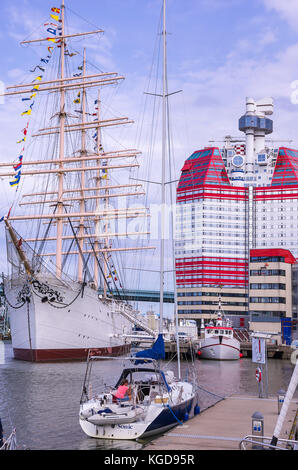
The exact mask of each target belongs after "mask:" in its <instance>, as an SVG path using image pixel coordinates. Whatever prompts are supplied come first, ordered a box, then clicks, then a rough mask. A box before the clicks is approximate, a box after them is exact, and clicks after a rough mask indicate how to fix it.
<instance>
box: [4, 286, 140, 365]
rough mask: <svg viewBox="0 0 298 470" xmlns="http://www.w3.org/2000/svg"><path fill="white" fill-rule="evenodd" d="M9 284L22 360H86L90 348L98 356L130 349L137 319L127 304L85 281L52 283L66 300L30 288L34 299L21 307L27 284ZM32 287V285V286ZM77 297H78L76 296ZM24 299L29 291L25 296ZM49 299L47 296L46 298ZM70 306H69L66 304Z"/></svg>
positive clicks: (12, 319)
mask: <svg viewBox="0 0 298 470" xmlns="http://www.w3.org/2000/svg"><path fill="white" fill-rule="evenodd" d="M14 284H15V285H14V287H11V286H10V285H9V283H6V289H5V294H6V296H7V299H8V300H9V302H10V304H11V306H9V305H8V310H9V315H10V322H11V334H12V346H13V351H14V356H15V358H16V359H22V360H30V361H53V360H74V359H77V360H84V359H86V357H87V355H88V350H89V349H90V348H96V349H98V351H97V354H98V355H122V354H126V353H128V352H129V351H130V344H129V343H127V342H126V341H125V339H124V338H123V335H125V334H127V333H130V331H131V327H132V323H131V322H130V321H128V320H127V319H126V318H125V317H124V316H123V315H122V314H121V313H119V309H120V308H121V307H122V308H123V307H124V305H123V304H121V302H115V301H112V300H103V299H101V298H99V297H98V295H97V292H96V290H94V289H92V288H90V287H88V286H86V287H85V288H84V292H83V295H82V293H80V294H79V295H78V293H79V292H80V289H81V285H80V284H79V283H75V282H74V283H73V284H72V285H71V286H69V285H68V286H61V285H57V286H53V285H52V284H51V285H50V283H48V284H49V285H50V287H51V288H52V289H54V290H56V291H58V292H59V294H60V295H61V298H62V299H63V302H60V303H59V302H49V297H50V296H49V295H48V297H47V294H46V293H45V291H46V289H45V291H43V292H41V291H40V289H39V291H38V290H37V289H35V288H34V287H32V286H30V290H29V291H28V292H27V293H29V299H30V301H29V302H27V301H26V302H25V303H24V304H23V306H21V307H20V308H12V307H14V306H18V305H21V304H20V303H17V302H19V300H20V297H19V300H17V299H18V295H19V293H20V292H21V291H22V289H23V293H24V283H23V282H21V281H20V282H17V283H16V282H15V281H14ZM27 290H28V287H27ZM76 297H77V298H76ZM23 298H24V295H23ZM46 299H47V300H46ZM64 305H66V306H64Z"/></svg>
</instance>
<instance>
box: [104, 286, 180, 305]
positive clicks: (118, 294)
mask: <svg viewBox="0 0 298 470" xmlns="http://www.w3.org/2000/svg"><path fill="white" fill-rule="evenodd" d="M99 294H103V290H102V289H100V290H99ZM111 295H112V296H113V297H114V298H115V299H121V300H130V301H135V302H137V301H139V302H159V300H160V292H159V291H154V290H134V289H125V290H121V289H119V291H116V290H112V292H111ZM163 301H164V303H168V304H173V303H174V292H169V291H165V292H164V297H163Z"/></svg>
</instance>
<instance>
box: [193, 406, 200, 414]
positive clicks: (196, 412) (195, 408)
mask: <svg viewBox="0 0 298 470" xmlns="http://www.w3.org/2000/svg"><path fill="white" fill-rule="evenodd" d="M193 412H194V415H195V416H196V415H198V414H200V412H201V408H200V407H199V405H198V404H196V406H195V407H194V410H193Z"/></svg>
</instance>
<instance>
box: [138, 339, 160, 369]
mask: <svg viewBox="0 0 298 470" xmlns="http://www.w3.org/2000/svg"><path fill="white" fill-rule="evenodd" d="M135 357H142V358H148V359H155V360H158V359H165V357H166V355H165V344H164V340H163V336H162V334H159V335H158V337H157V340H156V341H155V343H154V344H153V346H152V348H150V349H144V350H143V351H139V352H137V353H136V354H135ZM145 362H147V361H143V360H140V361H136V362H135V364H136V365H137V364H144V363H145Z"/></svg>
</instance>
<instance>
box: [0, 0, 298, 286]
mask: <svg viewBox="0 0 298 470" xmlns="http://www.w3.org/2000/svg"><path fill="white" fill-rule="evenodd" d="M53 6H57V7H58V6H59V3H55V1H48V0H42V1H41V0H30V1H29V0H1V10H2V15H1V20H0V21H1V28H0V80H1V81H2V82H3V83H4V84H5V86H6V85H8V84H12V83H17V82H24V81H25V80H28V74H29V76H30V73H29V70H30V67H31V66H32V64H33V63H34V61H36V60H37V59H38V54H39V53H40V49H38V48H36V47H33V46H31V47H21V46H20V44H19V42H20V41H21V40H23V39H27V38H30V39H32V38H36V37H38V35H39V34H40V31H41V29H40V26H41V25H42V24H43V23H44V22H45V21H46V20H47V19H48V18H49V11H50V9H51V7H53ZM161 7H162V0H126V1H125V2H123V1H122V0H97V1H94V0H84V2H82V1H79V0H66V12H67V21H68V22H69V26H70V28H71V31H80V32H81V31H90V30H92V29H97V27H99V28H100V29H103V30H104V31H105V32H104V34H103V35H101V36H100V38H99V39H96V40H95V39H94V40H93V39H92V40H91V43H90V44H89V46H88V49H87V53H88V58H89V60H90V62H92V63H93V64H94V65H96V67H97V68H98V69H100V70H103V71H117V72H118V73H119V74H120V75H124V76H125V77H126V79H125V81H124V82H123V83H122V84H121V86H120V87H119V90H118V92H117V96H116V98H117V100H116V99H115V100H114V101H113V109H115V110H116V111H117V113H118V114H119V115H123V116H128V117H129V118H132V119H133V120H134V121H135V125H134V126H130V127H129V128H128V130H126V131H121V132H120V135H119V139H120V138H122V140H124V144H125V145H126V146H127V147H130V148H133V147H135V146H136V144H138V148H139V150H140V151H142V152H143V157H142V160H141V162H144V163H142V164H143V165H144V168H145V169H144V171H143V173H142V168H141V170H140V174H141V175H142V174H143V176H144V177H145V176H146V177H149V179H152V180H156V179H158V178H159V177H160V167H158V165H160V137H157V138H156V146H155V147H154V152H153V155H151V157H150V158H151V160H150V165H149V167H150V168H149V170H148V161H147V162H146V158H147V157H148V148H149V146H150V143H148V139H149V137H150V125H149V124H148V125H147V128H146V125H143V124H142V122H143V119H145V118H144V110H145V112H146V111H148V115H149V117H147V120H148V122H150V119H151V117H150V116H151V115H150V112H149V111H150V109H149V108H150V106H149V105H148V102H146V100H148V99H149V98H148V96H147V97H146V96H145V95H144V92H145V91H146V92H154V81H153V80H151V82H149V76H150V70H151V67H152V61H153V57H154V50H156V44H157V40H159V39H160V35H159V34H158V31H159V29H158V27H159V22H160V15H161ZM167 33H168V35H167V45H168V79H169V92H170V93H171V92H175V91H178V90H182V92H181V93H178V94H174V95H172V96H171V97H170V112H171V129H172V131H171V135H172V145H173V157H174V162H173V166H172V171H173V175H172V176H174V177H175V178H179V174H180V169H181V167H182V165H183V162H184V160H185V159H186V158H187V157H188V156H189V155H190V154H191V153H192V152H193V151H194V150H197V149H199V148H202V147H204V146H206V145H208V141H209V140H210V139H215V140H221V139H222V138H223V137H224V136H225V135H227V134H231V135H233V136H240V135H241V133H240V131H239V130H238V119H239V118H240V116H241V115H242V114H244V113H245V98H246V97H247V96H251V97H253V98H255V99H261V98H264V97H267V96H270V97H272V98H273V99H274V114H273V116H272V118H273V122H274V133H273V134H272V138H274V139H276V140H280V141H281V140H292V141H293V142H292V143H291V144H290V146H291V147H293V148H298V138H297V122H298V104H297V103H296V102H295V101H298V100H297V98H296V100H295V97H294V95H293V92H295V89H296V88H295V87H297V86H296V85H295V83H293V82H295V80H298V0H287V1H284V0H250V1H249V2H247V1H246V0H168V1H167ZM82 45H83V43H82V41H77V42H74V43H73V47H77V46H78V47H79V46H82ZM144 103H145V104H144ZM146 103H147V104H146ZM20 106H21V105H20V103H19V102H16V101H15V98H9V99H8V98H7V99H6V100H5V103H4V104H0V136H1V138H0V161H7V160H10V159H12V160H13V159H14V158H15V140H16V137H17V134H18V130H19V129H20V127H19V126H21V125H22V124H21V120H20V117H19V111H20V109H21V108H20ZM141 130H142V132H141ZM277 145H278V143H277ZM281 145H282V144H281ZM156 200H157V195H156V187H154V186H153V185H151V187H150V188H149V202H150V201H155V202H156ZM6 204H7V203H6V200H5V197H4V196H3V197H2V199H1V201H0V208H1V210H5V205H6ZM3 232H4V230H3V229H2V228H1V233H0V243H1V244H2V243H4V238H3ZM146 256H147V257H149V258H150V256H149V255H146ZM146 256H145V257H146ZM0 268H1V270H3V269H5V268H4V263H3V260H0ZM157 286H158V284H157ZM157 286H156V287H157Z"/></svg>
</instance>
